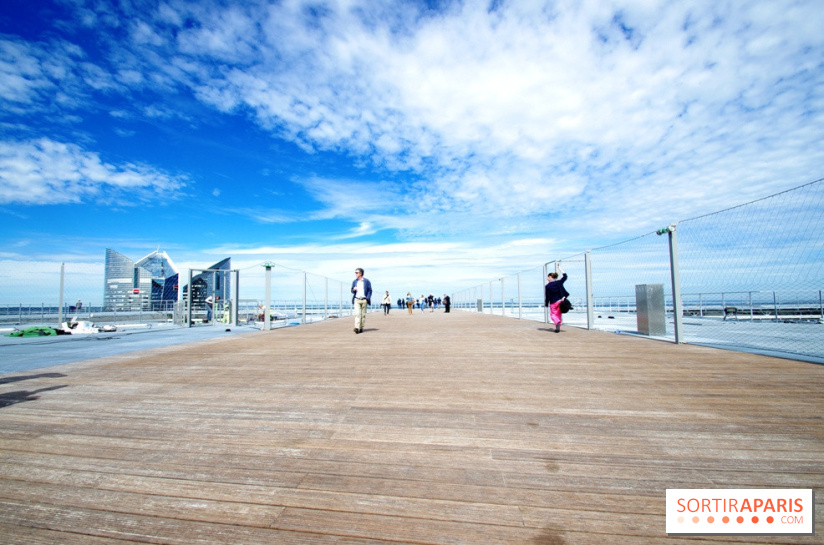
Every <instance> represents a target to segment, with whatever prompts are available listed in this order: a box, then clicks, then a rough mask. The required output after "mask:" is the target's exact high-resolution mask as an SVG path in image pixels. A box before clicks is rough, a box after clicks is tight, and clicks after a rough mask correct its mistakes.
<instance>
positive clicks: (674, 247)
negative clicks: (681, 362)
mask: <svg viewBox="0 0 824 545" xmlns="http://www.w3.org/2000/svg"><path fill="white" fill-rule="evenodd" d="M664 233H668V235H669V254H670V275H671V277H672V313H673V315H674V316H673V317H674V319H675V342H676V344H681V343H683V342H684V339H683V335H684V320H683V316H682V312H683V309H682V306H681V273H680V270H679V266H678V233H677V231H676V224H674V223H673V224H671V225H670V226H669V227H666V228H664V229H661V230H659V231H658V234H659V235H662V234H664Z"/></svg>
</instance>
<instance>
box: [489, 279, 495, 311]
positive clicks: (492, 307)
mask: <svg viewBox="0 0 824 545" xmlns="http://www.w3.org/2000/svg"><path fill="white" fill-rule="evenodd" d="M494 311H495V296H493V295H492V280H490V281H489V314H490V315H491V314H492V313H493V312H494Z"/></svg>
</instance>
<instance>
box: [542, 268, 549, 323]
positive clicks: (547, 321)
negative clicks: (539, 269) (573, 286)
mask: <svg viewBox="0 0 824 545" xmlns="http://www.w3.org/2000/svg"><path fill="white" fill-rule="evenodd" d="M546 266H547V263H544V276H543V277H542V279H541V280H542V281H541V285H542V286H543V287H544V293H542V294H541V295H544V298H546V295H545V293H546V292H545V290H546V277H547V275H548V274H549V273H548V272H547V268H546ZM544 303H546V301H544ZM544 323H545V324H548V323H549V308H548V307H547V306H546V304H544Z"/></svg>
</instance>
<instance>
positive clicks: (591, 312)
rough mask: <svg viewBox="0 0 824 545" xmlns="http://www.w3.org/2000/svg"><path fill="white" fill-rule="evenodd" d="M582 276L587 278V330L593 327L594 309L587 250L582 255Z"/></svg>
mask: <svg viewBox="0 0 824 545" xmlns="http://www.w3.org/2000/svg"><path fill="white" fill-rule="evenodd" d="M584 274H585V275H586V277H587V329H592V328H594V327H595V309H594V308H593V301H592V261H591V260H590V258H589V250H587V253H585V254H584Z"/></svg>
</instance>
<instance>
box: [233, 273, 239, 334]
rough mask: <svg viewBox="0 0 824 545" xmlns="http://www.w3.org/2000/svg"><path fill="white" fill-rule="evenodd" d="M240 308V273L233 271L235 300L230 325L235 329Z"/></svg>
mask: <svg viewBox="0 0 824 545" xmlns="http://www.w3.org/2000/svg"><path fill="white" fill-rule="evenodd" d="M239 306H240V271H239V270H236V271H235V300H234V303H233V304H232V317H231V320H232V325H233V326H235V327H237V326H238V314H239V309H238V307H239Z"/></svg>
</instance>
